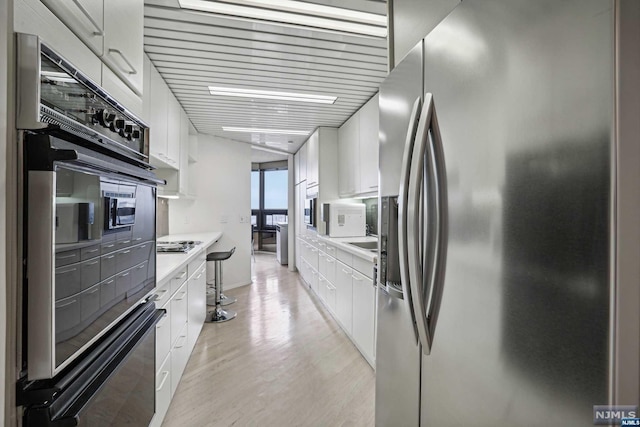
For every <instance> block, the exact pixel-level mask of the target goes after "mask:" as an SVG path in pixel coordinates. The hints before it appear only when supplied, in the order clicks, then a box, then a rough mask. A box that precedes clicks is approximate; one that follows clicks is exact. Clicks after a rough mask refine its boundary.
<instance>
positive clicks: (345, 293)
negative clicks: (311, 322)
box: [335, 261, 353, 335]
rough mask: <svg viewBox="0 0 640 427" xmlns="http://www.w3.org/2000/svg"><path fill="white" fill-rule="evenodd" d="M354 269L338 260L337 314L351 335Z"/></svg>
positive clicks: (336, 284)
mask: <svg viewBox="0 0 640 427" xmlns="http://www.w3.org/2000/svg"><path fill="white" fill-rule="evenodd" d="M352 274H353V269H352V268H351V267H348V266H346V265H345V264H343V263H341V262H340V261H338V264H337V269H336V283H335V287H336V316H337V317H338V320H339V321H340V323H342V327H343V328H344V330H345V331H347V333H348V334H349V335H351V334H352V329H351V324H352V312H353V286H352V277H351V276H352Z"/></svg>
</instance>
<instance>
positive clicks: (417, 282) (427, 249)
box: [406, 94, 436, 354]
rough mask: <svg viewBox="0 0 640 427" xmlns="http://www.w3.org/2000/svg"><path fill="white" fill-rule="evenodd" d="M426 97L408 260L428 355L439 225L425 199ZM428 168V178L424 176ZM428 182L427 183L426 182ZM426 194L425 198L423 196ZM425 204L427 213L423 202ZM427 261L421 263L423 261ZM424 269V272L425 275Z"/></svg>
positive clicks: (411, 197) (410, 200) (410, 206)
mask: <svg viewBox="0 0 640 427" xmlns="http://www.w3.org/2000/svg"><path fill="white" fill-rule="evenodd" d="M427 95H429V96H428V97H427V96H425V98H424V104H423V107H422V112H421V114H420V120H419V122H418V130H417V135H416V140H415V143H414V146H413V154H412V155H411V167H410V174H409V186H408V191H407V214H406V215H407V216H406V218H407V227H406V233H407V234H406V236H407V255H408V256H407V260H408V272H409V287H410V289H411V297H412V298H411V304H412V306H413V315H414V317H415V322H416V323H415V324H416V328H417V330H418V337H419V339H420V344H422V351H423V352H424V353H425V354H429V352H430V351H431V336H430V330H429V326H428V319H427V301H428V295H429V292H430V290H431V286H429V283H427V286H426V287H424V280H425V279H429V280H430V279H431V277H432V272H431V271H432V268H433V264H432V263H431V262H428V260H431V259H433V258H432V256H433V252H434V250H433V249H434V244H433V237H432V236H433V235H434V228H436V224H435V223H434V220H435V218H434V215H433V213H432V211H433V203H430V201H429V200H425V197H426V198H428V199H431V198H432V197H433V194H432V193H433V192H432V191H431V189H430V188H426V190H427V191H424V190H425V187H423V185H424V186H429V185H432V182H433V180H432V175H433V171H432V170H431V169H432V168H431V161H430V160H429V161H426V162H425V157H426V156H427V155H429V154H430V150H428V148H429V128H430V125H431V115H432V111H433V102H431V96H430V94H427ZM425 168H427V170H426V172H427V175H426V177H423V175H424V173H425ZM425 180H426V181H427V182H424V181H425ZM423 195H424V196H423ZM425 202H426V207H427V209H425V210H424V211H423V210H422V205H423V203H425ZM422 219H424V226H425V227H426V230H425V236H426V238H423V234H422V233H421V232H420V230H421V226H423V224H422ZM423 259H424V260H425V262H422V260H423ZM423 267H424V268H425V271H424V272H423Z"/></svg>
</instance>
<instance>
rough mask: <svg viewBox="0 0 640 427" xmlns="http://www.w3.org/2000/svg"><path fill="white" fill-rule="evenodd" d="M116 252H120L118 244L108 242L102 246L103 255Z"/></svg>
mask: <svg viewBox="0 0 640 427" xmlns="http://www.w3.org/2000/svg"><path fill="white" fill-rule="evenodd" d="M103 240H104V239H103ZM116 250H118V246H117V245H116V242H107V243H103V244H102V245H100V251H101V253H102V254H103V255H104V254H108V253H111V252H115V251H116Z"/></svg>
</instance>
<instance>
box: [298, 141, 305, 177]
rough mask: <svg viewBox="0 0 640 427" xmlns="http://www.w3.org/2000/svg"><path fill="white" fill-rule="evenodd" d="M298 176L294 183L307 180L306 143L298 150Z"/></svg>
mask: <svg viewBox="0 0 640 427" xmlns="http://www.w3.org/2000/svg"><path fill="white" fill-rule="evenodd" d="M297 155H298V164H299V168H297V170H298V177H297V179H296V184H298V183H300V182H302V181H306V180H307V144H304V145H303V146H302V147H300V150H298V153H297Z"/></svg>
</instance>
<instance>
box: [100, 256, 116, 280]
mask: <svg viewBox="0 0 640 427" xmlns="http://www.w3.org/2000/svg"><path fill="white" fill-rule="evenodd" d="M115 274H116V254H115V253H111V254H107V255H102V256H101V257H100V279H101V280H106V279H108V278H109V277H111V276H113V275H115Z"/></svg>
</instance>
